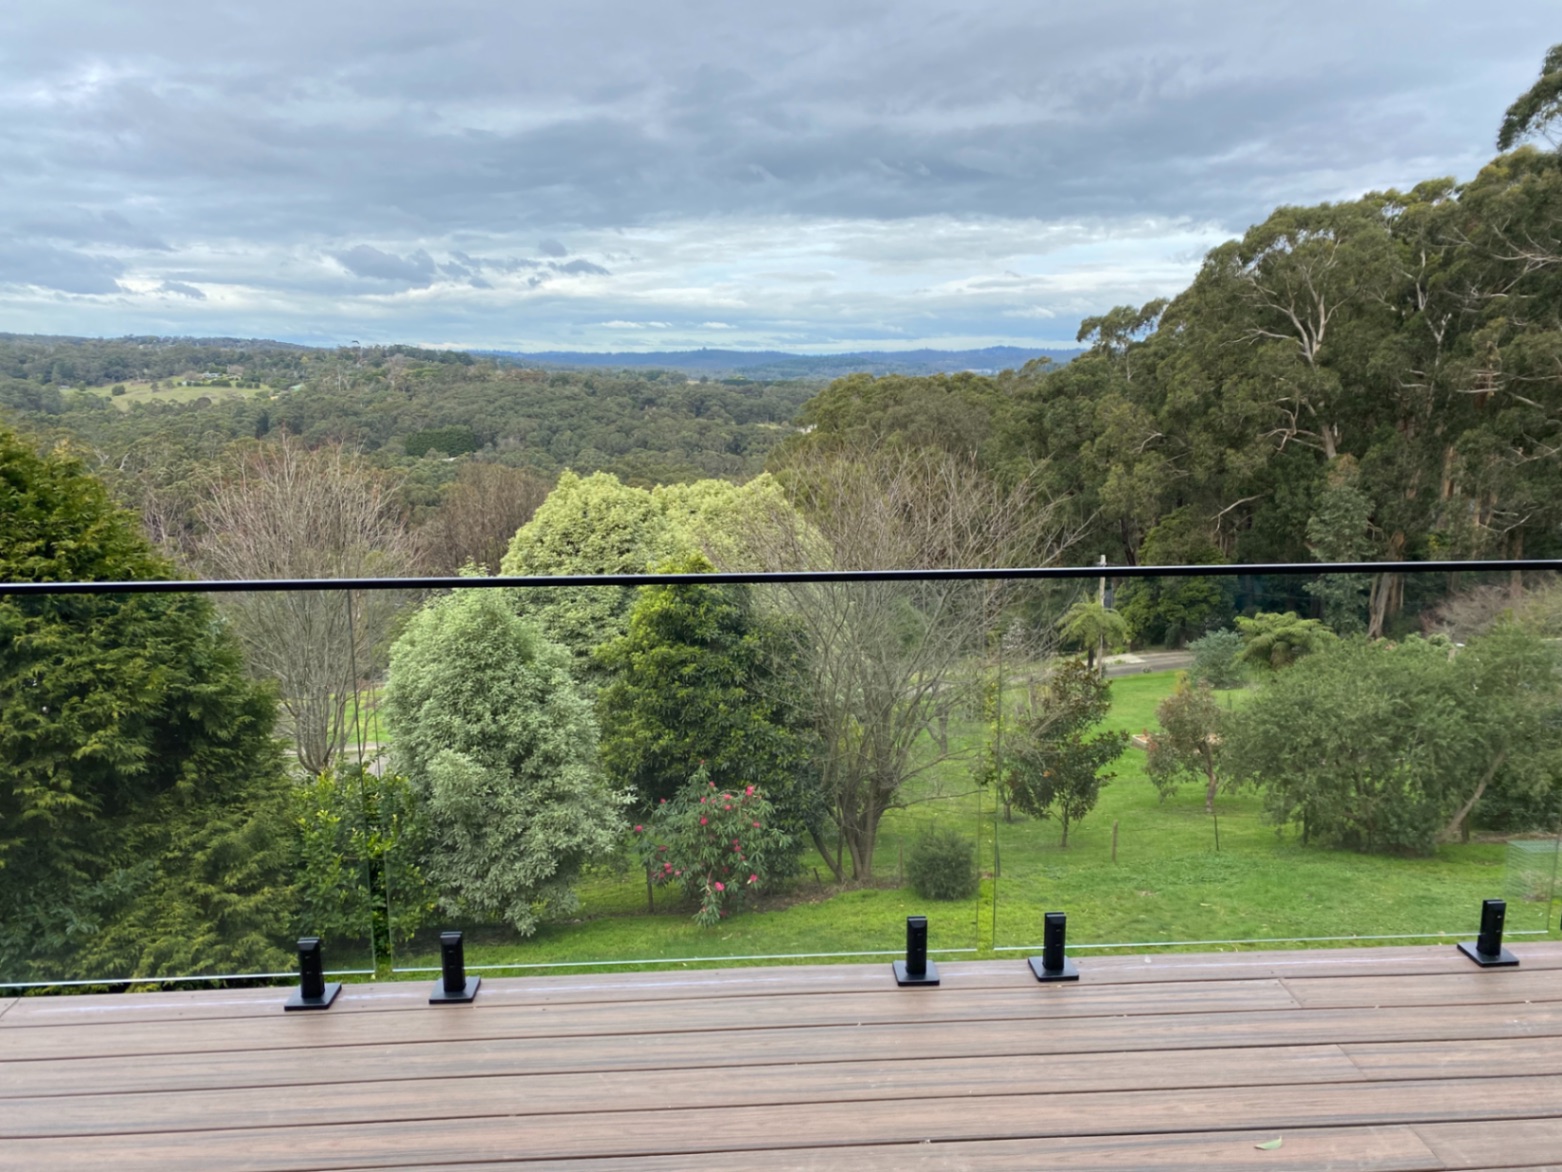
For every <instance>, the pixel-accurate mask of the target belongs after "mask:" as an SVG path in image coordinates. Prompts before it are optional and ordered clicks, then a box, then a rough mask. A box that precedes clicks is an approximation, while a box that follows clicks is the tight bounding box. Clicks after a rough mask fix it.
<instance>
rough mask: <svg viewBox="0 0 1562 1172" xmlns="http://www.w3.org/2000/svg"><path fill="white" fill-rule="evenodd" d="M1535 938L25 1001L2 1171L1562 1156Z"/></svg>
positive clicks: (1549, 969)
mask: <svg viewBox="0 0 1562 1172" xmlns="http://www.w3.org/2000/svg"><path fill="white" fill-rule="evenodd" d="M1510 945H1511V947H1512V949H1513V951H1514V952H1515V953H1517V954H1518V955H1519V956H1520V958H1521V959H1522V962H1523V963H1522V966H1521V967H1520V968H1518V969H1508V970H1487V971H1482V970H1478V969H1477V968H1475V966H1473V965H1472V964H1470V962H1468V961H1467V960H1465V959H1464V958H1463V957H1462V956H1460V955H1458V954H1457V953H1456V952H1455V950H1454V948H1453V947H1452V945H1445V946H1440V947H1432V948H1393V949H1387V948H1385V949H1360V950H1346V951H1337V952H1288V953H1268V954H1254V953H1248V954H1225V955H1209V956H1205V955H1201V956H1189V955H1182V956H1151V957H1097V958H1092V957H1089V956H1084V957H1081V958H1078V959H1080V963H1081V970H1082V974H1083V976H1082V980H1081V981H1080V982H1079V983H1078V984H1077V985H1053V986H1042V985H1038V984H1037V983H1036V982H1035V981H1034V980H1033V979H1032V978H1031V976H1030V973H1029V970H1028V969H1027V968H1026V967H1025V964H1024V961H1023V960H1019V959H1016V960H1005V961H987V962H973V963H965V964H957V963H946V964H944V965H942V966H941V968H942V973H943V984H942V986H941V987H939V988H933V989H906V990H902V989H897V988H896V987H895V985H894V982H893V980H892V978H891V976H890V971H889V965H888V964H887V963H884V964H875V965H871V966H829V967H811V968H767V969H738V970H724V971H709V972H702V971H687V972H677V973H658V974H617V975H602V976H589V977H554V978H529V979H507V980H498V979H492V978H490V979H486V980H485V981H484V983H483V989H482V992H481V994H480V996H479V998H478V1000H477V1002H476V1003H475V1004H474V1005H470V1006H438V1007H436V1006H430V1005H428V1004H427V996H428V990H429V989H430V988H431V987H432V982H428V983H422V982H420V983H417V984H392V985H360V986H348V987H347V988H346V989H345V990H344V991H343V993H342V995H341V997H340V998H339V1000H338V1001H337V1004H336V1006H335V1007H334V1008H333V1009H331V1010H329V1011H327V1012H324V1013H283V1012H282V1000H283V998H284V996H285V991H278V990H246V991H242V992H220V991H211V992H197V993H163V994H143V995H125V996H96V997H61V998H41V997H40V998H26V999H21V1000H0V1168H4V1169H29V1170H32V1169H48V1170H51V1172H54V1170H65V1169H93V1170H94V1172H98V1170H102V1169H111V1170H115V1172H132V1170H136V1169H157V1170H158V1172H175V1170H179V1169H192V1170H197V1169H198V1170H200V1172H224V1170H230V1169H250V1170H259V1169H327V1168H329V1169H349V1168H428V1169H438V1168H447V1167H448V1168H452V1169H455V1168H460V1169H462V1170H463V1172H489V1170H497V1169H501V1168H502V1169H512V1170H513V1169H517V1168H521V1167H525V1168H568V1169H572V1170H575V1172H595V1170H597V1169H608V1168H624V1167H631V1166H632V1167H633V1168H636V1169H648V1170H655V1172H662V1170H667V1172H671V1170H674V1169H677V1170H683V1169H690V1170H700V1169H723V1170H725V1169H733V1168H811V1169H836V1168H843V1169H845V1168H849V1169H854V1170H856V1169H864V1170H870V1172H871V1170H877V1169H884V1170H886V1172H887V1170H889V1169H897V1170H898V1169H905V1168H961V1169H981V1170H986V1169H1000V1168H1002V1169H1007V1168H1019V1169H1032V1168H1047V1169H1050V1168H1057V1169H1067V1170H1068V1172H1082V1170H1085V1169H1094V1168H1112V1169H1155V1168H1175V1169H1193V1168H1209V1167H1227V1168H1263V1169H1314V1168H1325V1167H1327V1168H1333V1169H1391V1168H1392V1169H1449V1168H1498V1167H1502V1168H1520V1167H1523V1168H1533V1167H1544V1166H1548V1165H1549V1166H1552V1167H1562V944H1559V943H1534V944H1524V943H1516V944H1513V943H1511V942H1510ZM1277 1139H1278V1140H1280V1141H1281V1142H1280V1145H1279V1146H1278V1147H1271V1148H1260V1147H1259V1146H1258V1145H1260V1144H1266V1143H1270V1142H1272V1141H1274V1140H1277Z"/></svg>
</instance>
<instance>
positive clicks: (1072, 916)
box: [395, 672, 1558, 969]
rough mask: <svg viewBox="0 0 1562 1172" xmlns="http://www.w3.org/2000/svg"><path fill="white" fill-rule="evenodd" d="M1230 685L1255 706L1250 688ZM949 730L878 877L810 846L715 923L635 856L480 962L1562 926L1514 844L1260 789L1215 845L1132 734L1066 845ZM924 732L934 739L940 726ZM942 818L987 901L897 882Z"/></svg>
mask: <svg viewBox="0 0 1562 1172" xmlns="http://www.w3.org/2000/svg"><path fill="white" fill-rule="evenodd" d="M1173 683H1174V673H1171V672H1162V673H1157V674H1146V675H1141V676H1129V677H1125V678H1122V679H1119V680H1117V681H1115V682H1114V684H1113V707H1112V712H1111V715H1110V716H1109V717H1108V724H1109V725H1111V726H1112V727H1117V728H1123V729H1128V730H1130V731H1133V732H1139V731H1140V730H1142V729H1145V728H1152V729H1153V728H1154V727H1155V708H1156V706H1157V705H1158V704H1159V703H1160V701H1161V700H1162V699H1163V698H1164V697H1165V696H1166V695H1167V694H1168V693H1169V692H1170V691H1171V688H1172V686H1173ZM1226 698H1228V699H1229V701H1230V702H1231V703H1233V704H1239V703H1241V702H1242V700H1243V698H1244V697H1243V694H1241V693H1231V694H1227V696H1226ZM951 733H952V735H951V748H952V749H953V750H954V751H955V757H954V759H951V760H946V761H943V762H941V763H939V764H938V765H937V766H936V767H935V768H933V769H931V770H929V772H928V774H927V775H926V776H925V777H924V778H923V779H922V780H920V781H919V782H918V783H917V784H916V785H915V786H913V787H911V791H910V795H909V796H911V797H913V798H916V799H919V800H918V801H916V802H913V803H912V804H909V805H908V807H907V808H906V809H902V810H896V811H892V812H891V813H890V814H889V815H887V816H886V818H885V820H884V824H883V830H882V833H881V837H880V841H879V843H878V847H877V850H876V853H875V857H874V868H875V879H874V883H873V884H872V885H864V886H861V887H855V888H849V889H846V890H841V889H839V888H836V887H834V886H832V885H831V884H830V883H829V882H828V880H829V871H828V869H827V868H826V867H825V866H824V865H823V864H822V863H820V862H819V860H818V859H817V856H812V857H809V858H805V860H804V875H803V877H802V878H801V879H800V880H798V881H797V882H795V883H794V884H793V885H792V886H791V888H790V889H789V890H787V891H785V892H782V893H780V894H778V895H776V896H773V897H771V898H770V900H769V901H768V904H767V905H766V906H764V907H761V908H760V909H758V910H755V911H749V912H745V913H743V914H741V915H737V916H734V917H733V918H731V919H730V920H727V921H725V922H723V923H722V924H721V925H720V926H718V927H716V928H710V929H703V928H699V927H696V926H695V925H694V924H693V923H692V922H691V920H690V919H689V915H690V912H689V910H688V909H687V908H684V907H681V906H679V905H678V904H677V903H676V901H675V899H674V893H672V892H669V891H662V890H659V891H658V892H657V893H656V904H657V908H656V912H655V913H654V914H647V911H646V890H645V883H644V879H643V877H642V876H641V875H640V874H639V873H638V872H635V871H630V870H624V871H620V872H615V871H614V870H612V869H611V868H600V869H596V870H593V871H591V872H589V873H588V874H587V875H586V876H585V877H584V880H583V882H582V883H581V884H580V887H579V892H580V899H581V908H580V912H579V915H578V916H577V917H576V918H575V919H573V920H571V921H570V922H568V923H555V924H550V925H547V926H545V927H544V928H542V929H541V930H540V931H539V932H538V933H537V934H536V935H535V936H534V937H532V938H531V939H529V940H526V941H523V942H516V941H515V940H514V938H513V936H508V935H507V934H503V933H494V934H483V933H480V932H473V933H469V935H468V941H467V959H468V963H469V964H472V965H515V966H529V965H548V966H563V967H580V966H585V965H594V964H599V963H606V964H611V966H612V967H615V968H617V967H627V966H628V965H630V964H632V963H633V962H641V963H656V962H661V963H662V964H666V963H668V962H676V963H685V964H689V965H699V964H712V963H722V964H730V963H764V962H766V961H768V960H770V959H771V958H776V957H784V956H822V957H828V958H834V957H839V958H841V959H852V958H859V959H860V958H862V957H864V956H865V955H866V954H871V953H875V952H896V951H898V950H900V949H902V948H903V947H904V942H905V917H906V916H907V915H910V914H915V913H922V914H926V915H927V916H928V918H929V945H930V947H931V948H932V949H934V950H949V951H948V952H946V953H945V954H946V955H964V956H968V957H993V956H1003V955H1009V952H1008V951H1007V950H1010V949H1013V950H1021V949H1029V948H1032V947H1039V944H1040V939H1041V917H1042V913H1044V912H1047V911H1064V912H1067V913H1068V916H1069V939H1070V944H1071V947H1075V948H1089V947H1093V946H1111V945H1115V946H1130V950H1133V949H1132V947H1131V946H1139V947H1142V946H1143V945H1145V944H1159V943H1163V942H1183V943H1181V944H1180V947H1182V948H1184V949H1188V950H1208V949H1210V948H1212V947H1231V946H1233V945H1231V944H1226V943H1222V944H1218V945H1212V944H1210V943H1197V942H1212V941H1219V942H1235V941H1250V942H1260V941H1261V942H1264V943H1263V944H1256V943H1255V944H1254V945H1253V946H1257V947H1278V946H1281V945H1280V944H1277V943H1272V942H1276V941H1288V942H1293V943H1295V944H1296V946H1308V945H1307V944H1305V943H1304V942H1314V941H1317V942H1321V941H1322V940H1324V939H1327V940H1329V941H1330V942H1338V943H1353V942H1354V943H1367V942H1370V938H1372V937H1397V936H1407V937H1409V936H1414V937H1417V938H1426V939H1435V938H1436V937H1437V936H1438V934H1440V933H1450V934H1453V935H1456V936H1460V937H1472V938H1473V936H1474V934H1475V929H1476V926H1477V923H1478V920H1479V912H1480V901H1481V900H1482V899H1483V898H1491V897H1503V898H1506V899H1508V901H1509V907H1508V921H1507V927H1508V931H1509V933H1510V934H1511V933H1517V932H1524V931H1535V930H1539V931H1542V932H1544V931H1546V930H1547V929H1551V931H1550V932H1549V935H1550V937H1551V938H1553V939H1555V938H1558V933H1557V932H1556V931H1555V930H1554V929H1555V927H1556V910H1555V909H1556V904H1555V903H1548V902H1546V901H1545V900H1544V899H1540V900H1536V899H1533V898H1526V897H1527V896H1531V895H1533V894H1534V892H1533V891H1530V890H1525V889H1524V888H1525V887H1533V886H1534V884H1533V883H1532V882H1531V883H1523V882H1521V878H1522V877H1521V876H1520V875H1519V874H1518V873H1516V872H1514V873H1510V867H1509V865H1508V855H1509V847H1508V846H1507V844H1505V843H1503V842H1475V843H1471V844H1468V845H1457V846H1445V847H1442V848H1440V849H1439V851H1438V852H1437V854H1435V855H1433V856H1431V857H1429V858H1395V857H1386V856H1378V855H1361V854H1356V853H1353V852H1348V851H1335V850H1328V849H1323V848H1319V847H1314V846H1309V847H1303V846H1301V845H1299V844H1298V843H1297V842H1296V841H1295V840H1294V839H1293V838H1291V837H1289V836H1287V837H1283V838H1282V837H1279V836H1277V835H1276V833H1275V828H1274V827H1273V826H1271V825H1269V824H1267V823H1266V822H1264V820H1263V818H1262V808H1261V800H1260V799H1259V797H1258V796H1257V795H1255V794H1251V793H1243V794H1235V795H1226V794H1222V795H1221V796H1220V798H1219V799H1218V801H1217V810H1216V812H1217V815H1218V817H1219V829H1220V849H1219V851H1217V850H1216V849H1215V826H1214V822H1213V821H1212V819H1211V818H1210V817H1209V816H1208V815H1207V814H1206V813H1205V812H1204V799H1203V792H1202V787H1199V786H1196V785H1192V784H1190V785H1189V786H1187V787H1186V788H1185V789H1184V790H1183V791H1182V792H1180V793H1179V794H1177V795H1176V796H1174V797H1172V798H1171V799H1169V800H1167V801H1166V802H1164V803H1162V802H1161V801H1160V799H1159V797H1158V795H1157V794H1156V792H1155V789H1154V787H1153V786H1152V785H1151V784H1150V782H1149V780H1148V778H1147V777H1146V775H1145V772H1144V760H1145V755H1144V753H1143V752H1142V751H1141V750H1139V749H1135V748H1129V749H1128V750H1126V751H1125V752H1124V754H1123V756H1122V757H1121V758H1120V759H1119V760H1118V762H1117V764H1116V765H1115V767H1114V768H1115V770H1116V777H1114V778H1113V779H1112V780H1111V782H1110V783H1109V784H1108V785H1107V787H1106V788H1105V790H1104V791H1103V793H1102V798H1101V802H1100V804H1099V805H1098V806H1097V807H1096V809H1095V811H1094V812H1093V813H1092V814H1091V815H1090V816H1089V817H1088V818H1087V819H1086V820H1085V821H1084V822H1083V823H1081V824H1079V825H1078V826H1077V827H1075V828H1074V829H1073V830H1072V831H1071V833H1070V836H1069V846H1068V848H1067V849H1066V850H1065V849H1063V848H1062V847H1060V846H1059V844H1058V838H1059V833H1058V828H1057V826H1056V824H1054V823H1051V822H1038V821H1034V820H1028V819H1021V818H1019V817H1018V816H1016V819H1015V820H1014V821H1012V822H1004V821H1003V820H1002V817H1001V814H1000V813H999V812H998V811H996V810H995V809H994V808H993V803H992V800H991V798H990V797H988V796H987V795H984V794H982V793H981V792H980V791H978V790H977V789H976V787H975V786H974V785H973V784H972V782H971V777H970V773H971V770H972V768H973V767H974V765H975V760H974V755H975V752H976V751H977V750H978V749H979V748H980V746H981V744H982V740H983V736H984V730H983V729H982V728H981V727H980V725H978V724H977V723H976V722H974V721H970V722H967V723H966V724H965V725H964V726H958V725H957V726H954V727H952V728H951ZM927 744H928V749H929V751H930V752H931V751H932V742H931V740H929V741H928V742H927ZM935 820H936V821H939V822H950V823H952V824H953V825H955V826H956V827H958V828H959V829H960V830H961V831H962V832H964V833H966V834H968V835H969V836H971V837H972V838H974V839H975V840H976V841H977V844H978V859H979V864H980V867H981V870H982V872H983V875H984V878H983V882H982V886H981V891H980V893H979V895H978V896H977V898H975V899H973V900H970V901H967V902H963V903H936V904H935V903H927V902H925V901H923V900H921V899H919V898H918V897H917V896H916V895H915V894H914V893H913V892H912V891H911V890H910V889H909V888H906V887H901V886H899V885H898V883H897V878H898V873H899V867H900V862H901V859H902V857H903V855H902V852H903V851H905V850H908V849H909V848H910V844H911V842H912V841H913V840H914V838H915V837H916V834H917V832H918V828H919V827H920V826H921V825H923V824H925V823H927V822H930V821H935ZM1114 824H1115V825H1116V827H1117V858H1116V861H1115V862H1114V861H1113V859H1112V832H1113V826H1114ZM995 847H996V854H995ZM1540 861H1541V862H1542V863H1549V862H1550V861H1552V853H1551V852H1550V851H1547V852H1544V853H1542V854H1541V855H1540ZM816 864H817V865H816ZM1549 881H1550V875H1549V874H1548V875H1546V876H1545V877H1544V880H1543V881H1542V882H1541V883H1540V888H1541V889H1542V891H1543V892H1549V889H1550V883H1549ZM1341 938H1343V939H1341ZM1402 942H1405V943H1409V942H1411V941H1409V940H1406V941H1402ZM431 945H432V940H430V941H428V942H427V943H422V942H419V943H418V944H415V945H414V946H410V947H404V948H402V949H401V950H399V953H398V955H397V956H396V958H395V967H396V968H398V969H405V968H433V967H437V964H438V958H437V954H436V951H435V949H434V948H433V947H432V946H431ZM1310 946H1317V945H1316V944H1311V945H1310ZM750 958H755V959H750ZM758 958H762V959H758Z"/></svg>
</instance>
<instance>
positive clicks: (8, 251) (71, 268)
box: [0, 239, 125, 293]
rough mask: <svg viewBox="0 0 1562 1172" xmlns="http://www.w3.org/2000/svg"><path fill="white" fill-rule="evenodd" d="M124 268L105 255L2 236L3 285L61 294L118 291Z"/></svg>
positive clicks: (0, 277)
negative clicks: (28, 286)
mask: <svg viewBox="0 0 1562 1172" xmlns="http://www.w3.org/2000/svg"><path fill="white" fill-rule="evenodd" d="M124 271H125V266H124V265H123V264H121V263H120V262H119V261H117V260H114V259H113V258H111V257H106V256H94V255H92V254H91V253H85V252H77V251H75V250H73V249H68V248H57V247H55V246H54V245H50V244H39V243H36V242H34V241H29V240H4V239H0V285H33V286H37V287H38V288H40V289H53V290H56V291H58V292H61V293H118V292H120V291H121V289H122V286H121V285H120V283H119V282H118V281H117V280H116V279H115V278H117V277H119V276H121V275H122V274H123V273H124Z"/></svg>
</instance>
